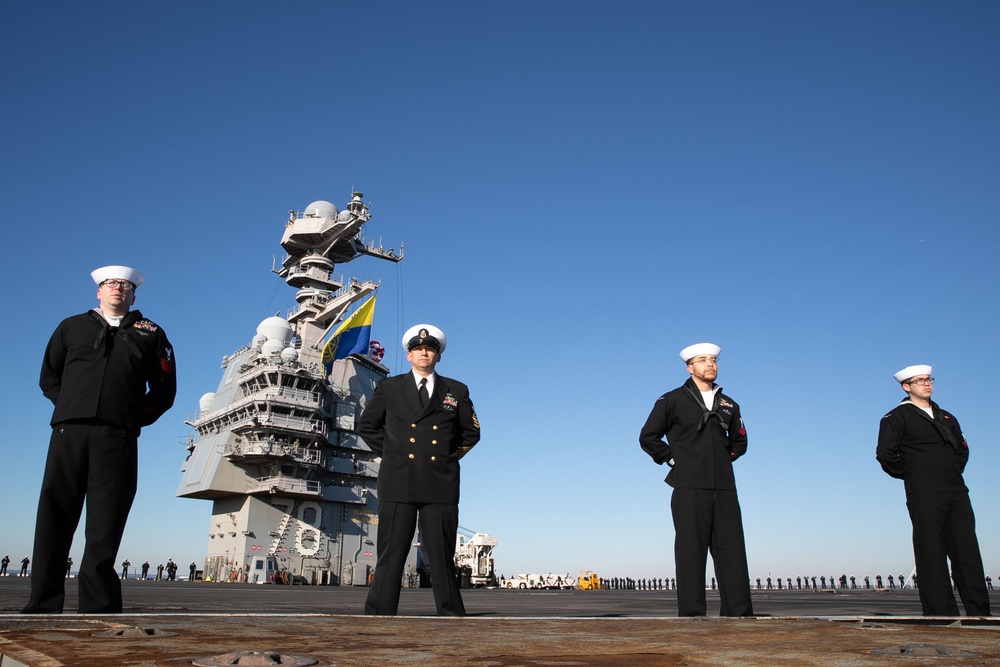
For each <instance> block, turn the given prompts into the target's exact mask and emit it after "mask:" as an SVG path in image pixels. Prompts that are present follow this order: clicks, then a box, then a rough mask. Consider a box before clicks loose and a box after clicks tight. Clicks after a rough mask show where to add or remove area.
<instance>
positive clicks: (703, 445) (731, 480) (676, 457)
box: [639, 378, 747, 491]
mask: <svg viewBox="0 0 1000 667" xmlns="http://www.w3.org/2000/svg"><path fill="white" fill-rule="evenodd" d="M664 438H666V442H664ZM639 444H640V445H641V446H642V449H643V451H645V452H646V453H647V454H649V456H650V457H652V459H653V460H654V461H656V462H657V463H659V464H663V463H667V464H668V465H670V472H669V473H668V474H667V477H666V479H665V480H664V481H665V482H666V483H667V484H669V485H670V486H672V487H674V488H675V489H681V488H686V489H730V490H734V491H735V490H736V476H735V475H734V474H733V461H735V460H736V459H738V458H739V457H740V456H743V454H745V453H746V451H747V431H746V428H744V426H743V419H742V418H741V417H740V406H739V405H737V404H736V401H734V400H733V399H731V398H730V397H729V396H726V395H725V394H723V393H722V389H721V388H719V390H718V391H717V392H716V393H715V401H714V403H713V405H712V409H711V410H709V409H708V407H706V406H705V403H704V402H703V401H702V399H701V393H700V392H699V391H698V388H697V386H696V385H695V384H694V380H691V379H690V378H689V379H688V380H687V381H686V382H685V383H684V384H683V385H681V386H680V387H678V388H677V389H674V390H673V391H668V392H667V393H666V394H664V395H663V396H660V397H659V398H658V399H656V403H655V404H654V405H653V409H652V411H651V412H650V413H649V417H648V418H647V419H646V423H645V424H644V425H643V427H642V431H641V432H640V434H639Z"/></svg>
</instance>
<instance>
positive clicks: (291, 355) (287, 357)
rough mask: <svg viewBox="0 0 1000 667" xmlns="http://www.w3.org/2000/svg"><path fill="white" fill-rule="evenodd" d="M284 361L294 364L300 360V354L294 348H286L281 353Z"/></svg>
mask: <svg viewBox="0 0 1000 667" xmlns="http://www.w3.org/2000/svg"><path fill="white" fill-rule="evenodd" d="M281 359H282V361H287V362H292V361H298V360H299V352H298V350H296V349H295V348H294V347H286V348H285V349H284V350H282V351H281Z"/></svg>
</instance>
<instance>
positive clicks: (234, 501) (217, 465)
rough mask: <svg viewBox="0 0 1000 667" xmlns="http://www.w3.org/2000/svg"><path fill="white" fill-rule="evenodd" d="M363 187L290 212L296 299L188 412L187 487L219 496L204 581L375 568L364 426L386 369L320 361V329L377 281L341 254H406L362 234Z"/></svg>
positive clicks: (365, 359)
mask: <svg viewBox="0 0 1000 667" xmlns="http://www.w3.org/2000/svg"><path fill="white" fill-rule="evenodd" d="M362 197H363V195H362V194H361V193H360V192H354V193H353V194H352V196H351V200H350V202H349V203H348V204H347V206H346V208H345V209H344V210H342V211H338V210H337V208H336V207H335V206H334V205H333V204H331V203H330V202H327V201H316V202H313V203H312V204H310V205H309V206H307V207H306V208H305V210H304V211H302V212H296V211H290V212H289V217H288V220H287V222H286V223H285V229H284V233H283V236H282V238H281V246H282V248H284V250H285V252H286V253H287V254H286V255H285V257H284V258H283V259H282V262H281V267H280V268H279V269H278V270H277V273H278V275H279V276H281V277H282V278H284V279H285V281H286V282H287V283H288V284H289V285H290V286H292V287H294V288H296V294H295V301H296V306H295V307H294V308H292V309H291V310H290V311H289V312H288V314H287V316H286V317H279V316H275V317H269V318H267V319H265V320H264V321H263V322H261V323H260V325H259V326H258V327H257V331H256V335H254V336H253V337H252V338H251V340H250V342H249V343H248V344H246V345H244V346H243V347H241V348H239V349H237V350H236V351H235V352H233V353H232V354H231V355H228V356H225V357H223V359H222V369H223V376H222V379H221V381H220V383H219V386H218V388H217V389H216V391H215V392H209V393H207V394H205V395H204V396H202V397H201V400H200V401H199V413H198V416H197V418H195V419H192V420H189V421H188V422H187V423H188V424H189V425H190V426H191V427H192V428H194V430H195V432H196V435H194V436H191V437H190V438H189V440H188V443H187V449H188V456H187V459H186V460H185V462H184V465H183V466H182V472H183V476H182V479H181V482H180V485H179V487H178V490H177V495H178V496H180V497H184V498H196V499H205V500H211V501H212V518H211V522H210V525H209V534H208V547H207V550H206V553H207V555H206V558H205V568H204V575H205V577H206V578H211V579H212V580H216V581H218V580H230V581H250V582H254V581H256V582H258V583H263V582H265V581H269V580H272V579H275V578H277V579H278V580H282V581H287V580H289V579H294V578H297V577H301V578H302V579H303V580H305V581H306V582H309V583H314V584H341V583H344V584H355V583H359V584H364V583H365V582H366V580H367V576H368V573H369V572H370V570H371V569H372V568H373V567H374V564H375V541H376V533H377V524H376V522H375V517H376V512H375V510H376V506H377V505H376V504H377V500H376V497H375V494H376V478H377V476H378V463H377V461H375V460H373V455H372V452H371V450H370V449H368V447H367V445H365V443H364V442H363V441H362V440H360V439H359V438H358V437H357V433H356V431H355V424H356V422H357V418H358V417H359V416H360V413H361V410H362V409H363V408H364V404H365V401H366V400H367V398H368V397H369V396H371V393H372V391H374V387H375V384H376V383H377V382H378V381H379V380H381V379H382V378H384V377H386V376H387V375H388V372H389V371H388V369H387V368H386V367H385V366H383V365H382V364H381V363H380V362H379V361H378V360H377V359H374V358H371V357H369V356H366V355H352V356H350V357H348V358H347V359H341V360H337V361H335V362H334V365H333V369H332V371H331V373H330V374H329V375H327V374H326V371H325V369H324V368H323V365H322V363H321V355H322V347H323V343H324V338H325V337H326V336H327V334H328V333H329V332H330V331H331V330H332V329H333V327H335V326H336V324H337V323H338V322H340V321H341V320H342V319H343V317H344V315H345V313H346V312H347V311H348V310H349V309H350V307H351V305H352V304H354V303H356V302H358V301H359V300H360V299H362V298H364V297H366V296H368V295H369V294H371V293H373V292H374V291H375V290H376V289H377V288H378V285H379V283H378V282H373V281H363V282H362V281H359V280H357V279H356V278H353V277H352V278H349V279H345V278H344V276H343V275H341V274H338V273H336V272H335V269H336V266H337V264H346V263H348V262H350V261H352V260H354V259H356V258H358V257H361V256H363V255H367V256H372V257H377V258H380V259H384V260H387V261H390V262H399V261H400V260H401V259H402V258H403V249H402V245H401V246H400V252H399V254H396V253H395V251H394V250H392V249H389V250H384V249H382V248H381V247H377V246H375V245H374V244H373V243H369V242H366V241H365V239H364V238H363V236H362V230H363V227H364V225H365V223H367V222H368V220H369V219H370V217H371V214H370V212H369V210H368V207H367V206H366V205H365V204H364V202H363V201H362Z"/></svg>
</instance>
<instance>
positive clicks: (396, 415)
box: [358, 373, 479, 504]
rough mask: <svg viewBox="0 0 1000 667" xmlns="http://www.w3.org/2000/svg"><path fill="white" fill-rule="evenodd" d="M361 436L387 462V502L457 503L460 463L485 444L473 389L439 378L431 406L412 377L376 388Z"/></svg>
mask: <svg viewBox="0 0 1000 667" xmlns="http://www.w3.org/2000/svg"><path fill="white" fill-rule="evenodd" d="M358 435H360V436H361V438H362V439H363V440H364V441H365V443H367V445H368V446H369V447H370V448H371V450H372V451H373V452H375V453H376V454H378V455H379V456H381V457H382V463H381V465H380V466H379V473H378V498H379V500H380V501H384V502H401V503H435V504H457V503H458V497H459V481H460V480H459V464H458V460H459V459H460V458H462V456H464V455H465V454H466V453H467V452H468V451H469V450H470V449H472V448H473V447H474V446H475V445H476V443H477V442H479V419H478V418H477V417H476V411H475V408H474V407H473V405H472V400H471V399H470V398H469V388H468V387H466V386H465V385H464V384H462V383H461V382H459V381H458V380H453V379H451V378H446V377H443V376H441V375H435V381H434V393H433V394H432V395H431V396H430V401H429V402H428V404H427V405H426V406H425V407H421V406H420V396H419V394H418V393H417V385H416V382H415V380H414V377H413V374H412V373H405V374H403V375H396V376H394V377H391V378H386V379H384V380H382V381H381V382H379V383H378V385H376V386H375V392H374V393H373V394H372V397H371V398H370V399H369V400H368V404H367V405H366V406H365V409H364V412H363V413H362V414H361V419H360V421H359V422H358Z"/></svg>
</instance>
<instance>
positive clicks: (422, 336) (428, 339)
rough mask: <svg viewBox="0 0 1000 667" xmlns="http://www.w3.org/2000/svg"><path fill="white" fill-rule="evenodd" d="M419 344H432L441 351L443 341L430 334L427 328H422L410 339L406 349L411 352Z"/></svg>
mask: <svg viewBox="0 0 1000 667" xmlns="http://www.w3.org/2000/svg"><path fill="white" fill-rule="evenodd" d="M417 345H430V346H431V347H433V348H434V349H435V350H437V351H438V352H440V351H441V343H439V342H438V339H437V338H435V337H434V336H432V335H430V333H429V332H428V331H427V329H421V330H420V331H419V332H417V335H416V336H414V337H413V338H411V339H410V341H409V342H408V343H407V344H406V351H407V352H409V351H410V350H412V349H413V348H415V347H416V346H417Z"/></svg>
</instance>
